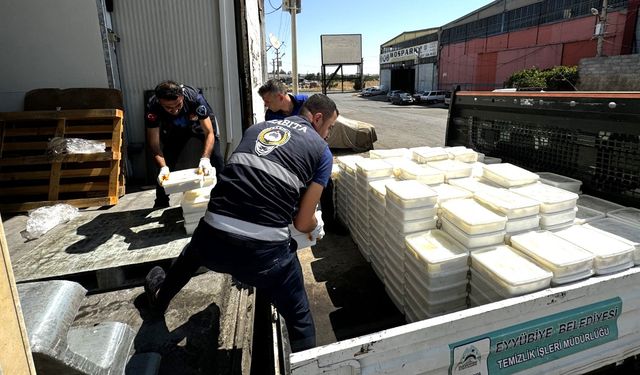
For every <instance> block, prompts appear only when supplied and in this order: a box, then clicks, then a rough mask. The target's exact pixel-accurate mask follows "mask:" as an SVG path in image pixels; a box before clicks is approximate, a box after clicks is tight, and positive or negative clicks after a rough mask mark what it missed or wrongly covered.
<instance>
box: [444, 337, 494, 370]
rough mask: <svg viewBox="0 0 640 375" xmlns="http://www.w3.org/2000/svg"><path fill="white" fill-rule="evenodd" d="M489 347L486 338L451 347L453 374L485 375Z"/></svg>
mask: <svg viewBox="0 0 640 375" xmlns="http://www.w3.org/2000/svg"><path fill="white" fill-rule="evenodd" d="M489 349H490V340H489V339H488V338H485V339H481V340H478V341H474V342H470V343H468V344H464V345H460V346H458V347H456V348H454V349H453V360H454V363H455V365H454V366H453V368H452V369H451V374H454V375H487V374H488V373H489V372H488V371H487V361H486V357H487V354H488V353H489Z"/></svg>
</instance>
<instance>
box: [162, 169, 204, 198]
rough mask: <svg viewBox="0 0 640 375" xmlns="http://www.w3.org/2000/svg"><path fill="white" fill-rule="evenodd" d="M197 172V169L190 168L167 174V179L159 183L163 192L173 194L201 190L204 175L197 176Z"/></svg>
mask: <svg viewBox="0 0 640 375" xmlns="http://www.w3.org/2000/svg"><path fill="white" fill-rule="evenodd" d="M197 170H198V169H197V168H190V169H182V170H179V171H173V172H171V173H169V178H168V179H167V180H164V181H162V183H161V185H162V187H163V188H164V192H165V193H167V194H173V193H181V192H184V191H187V190H193V189H198V188H201V187H202V186H203V184H204V175H202V174H198V173H197Z"/></svg>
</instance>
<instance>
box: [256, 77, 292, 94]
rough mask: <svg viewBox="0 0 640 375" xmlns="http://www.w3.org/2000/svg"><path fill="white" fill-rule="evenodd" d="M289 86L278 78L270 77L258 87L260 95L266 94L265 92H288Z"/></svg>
mask: <svg viewBox="0 0 640 375" xmlns="http://www.w3.org/2000/svg"><path fill="white" fill-rule="evenodd" d="M286 93H287V86H286V85H285V84H284V83H282V81H278V80H277V79H270V80H268V81H267V82H265V83H264V84H263V85H262V86H260V88H259V89H258V95H260V96H264V95H265V94H286Z"/></svg>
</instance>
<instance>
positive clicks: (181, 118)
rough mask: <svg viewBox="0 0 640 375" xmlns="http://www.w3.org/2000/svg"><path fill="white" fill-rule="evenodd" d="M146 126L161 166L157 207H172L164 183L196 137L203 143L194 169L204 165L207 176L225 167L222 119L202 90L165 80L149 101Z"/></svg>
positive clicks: (157, 188) (149, 143)
mask: <svg viewBox="0 0 640 375" xmlns="http://www.w3.org/2000/svg"><path fill="white" fill-rule="evenodd" d="M145 126H146V129H147V144H148V146H149V149H150V151H151V154H152V156H153V159H154V161H155V163H156V165H157V166H158V168H160V172H159V173H158V185H157V186H156V201H155V204H154V207H168V206H169V196H168V195H167V194H166V193H165V192H164V190H163V189H162V187H161V186H160V182H161V181H162V180H165V179H167V178H168V177H169V173H170V171H171V170H173V169H175V166H176V162H177V161H178V158H179V157H180V154H181V153H182V152H183V150H184V149H185V146H186V145H187V143H188V142H189V140H190V139H192V138H195V139H197V140H198V141H199V143H201V144H202V152H201V153H200V158H199V160H197V161H196V160H193V167H194V168H195V167H198V168H200V169H201V170H202V171H203V172H204V174H205V175H208V174H216V171H219V170H222V167H223V166H224V160H223V158H222V152H221V150H220V139H219V137H218V134H219V129H218V122H217V121H216V118H215V115H214V113H213V110H212V109H211V106H210V105H209V103H208V102H207V100H206V99H205V98H204V96H203V95H202V91H200V90H196V89H194V88H193V87H189V86H184V85H180V84H178V83H176V82H174V81H164V82H161V83H160V84H158V86H156V88H155V90H154V95H153V96H152V97H151V98H150V99H149V101H148V102H147V106H146V111H145ZM212 160H213V165H212V164H211V162H212ZM196 163H197V164H196Z"/></svg>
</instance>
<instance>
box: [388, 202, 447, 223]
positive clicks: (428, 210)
mask: <svg viewBox="0 0 640 375" xmlns="http://www.w3.org/2000/svg"><path fill="white" fill-rule="evenodd" d="M385 207H386V211H387V213H388V214H389V215H392V216H393V217H395V218H397V219H398V220H400V221H408V220H420V219H428V218H429V219H430V218H433V217H434V216H436V213H437V211H436V210H437V208H436V207H434V206H424V207H414V208H402V207H400V206H398V204H397V203H394V202H393V201H392V200H391V199H389V200H388V201H387V202H386V203H385Z"/></svg>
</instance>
